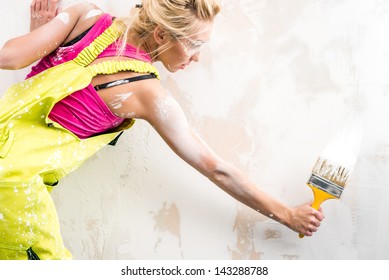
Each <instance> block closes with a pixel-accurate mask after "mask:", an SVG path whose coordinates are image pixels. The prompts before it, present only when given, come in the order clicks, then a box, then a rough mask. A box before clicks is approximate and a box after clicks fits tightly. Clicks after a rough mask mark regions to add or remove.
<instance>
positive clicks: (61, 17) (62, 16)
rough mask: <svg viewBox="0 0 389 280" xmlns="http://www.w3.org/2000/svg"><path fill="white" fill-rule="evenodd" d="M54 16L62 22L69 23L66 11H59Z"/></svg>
mask: <svg viewBox="0 0 389 280" xmlns="http://www.w3.org/2000/svg"><path fill="white" fill-rule="evenodd" d="M55 18H57V19H59V20H60V21H62V22H63V23H64V24H69V21H70V16H69V14H68V13H65V12H62V13H59V14H58V15H57V16H56V17H55Z"/></svg>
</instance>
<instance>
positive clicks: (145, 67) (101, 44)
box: [73, 21, 160, 79]
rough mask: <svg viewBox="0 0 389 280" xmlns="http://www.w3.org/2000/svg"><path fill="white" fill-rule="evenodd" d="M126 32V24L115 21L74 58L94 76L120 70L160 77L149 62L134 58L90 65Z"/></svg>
mask: <svg viewBox="0 0 389 280" xmlns="http://www.w3.org/2000/svg"><path fill="white" fill-rule="evenodd" d="M123 32H124V26H123V25H122V24H120V23H117V22H115V21H114V22H113V23H112V25H111V26H110V27H108V28H107V29H106V30H105V31H104V32H103V33H101V34H100V35H99V36H98V37H97V38H96V39H95V40H94V41H93V42H92V43H91V44H90V45H89V46H88V47H86V48H85V49H83V50H82V51H81V52H80V53H79V54H78V56H77V57H76V58H75V59H74V60H73V61H74V62H75V63H77V64H78V65H81V66H84V67H87V69H88V71H89V72H90V73H91V74H92V76H93V77H94V76H96V75H98V74H114V73H117V72H119V71H133V72H137V73H152V74H155V76H156V77H157V79H160V76H159V72H158V70H157V69H156V68H155V67H154V66H153V65H151V64H150V63H148V62H144V61H140V60H136V59H132V60H116V59H113V60H109V61H103V62H100V63H96V64H94V65H89V64H90V63H91V62H92V61H93V60H95V59H96V58H97V56H98V55H99V54H100V53H101V52H102V51H103V50H104V49H106V48H107V47H108V46H109V45H110V44H112V43H113V42H115V41H116V40H117V39H118V38H119V36H120V35H121V34H122V33H123Z"/></svg>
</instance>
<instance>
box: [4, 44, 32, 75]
mask: <svg viewBox="0 0 389 280" xmlns="http://www.w3.org/2000/svg"><path fill="white" fill-rule="evenodd" d="M24 67H26V65H23V63H22V62H21V61H20V56H17V55H16V53H15V52H14V51H12V50H10V49H9V48H7V47H3V48H2V49H1V50H0V69H4V70H17V69H22V68H24Z"/></svg>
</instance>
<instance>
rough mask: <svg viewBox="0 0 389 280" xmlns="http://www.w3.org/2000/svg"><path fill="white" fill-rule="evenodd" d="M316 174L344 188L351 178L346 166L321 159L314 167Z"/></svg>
mask: <svg viewBox="0 0 389 280" xmlns="http://www.w3.org/2000/svg"><path fill="white" fill-rule="evenodd" d="M312 173H314V174H317V175H319V176H320V177H323V178H325V179H327V180H329V181H331V182H333V183H335V184H337V185H338V186H340V187H342V188H344V187H345V185H346V182H347V180H348V178H349V176H350V170H349V169H347V168H346V167H344V166H341V165H339V164H336V163H332V162H330V161H329V160H327V159H323V158H321V157H320V158H319V159H318V160H317V162H316V164H315V166H314V167H313V172H312Z"/></svg>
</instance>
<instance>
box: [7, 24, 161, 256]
mask: <svg viewBox="0 0 389 280" xmlns="http://www.w3.org/2000/svg"><path fill="white" fill-rule="evenodd" d="M122 31H123V28H122V27H121V26H119V24H116V23H113V24H112V25H111V26H110V27H109V28H107V29H106V30H105V31H104V32H103V33H102V34H101V35H100V36H99V37H97V38H96V39H95V40H94V41H93V42H92V43H91V44H90V45H89V46H88V47H87V48H85V49H84V50H83V51H82V52H80V54H79V55H78V56H77V57H76V58H75V59H74V60H72V61H68V62H65V63H63V64H61V65H58V66H55V67H53V68H50V69H47V70H46V71H44V72H42V73H39V74H37V75H36V76H34V77H31V78H29V79H27V80H25V81H23V82H21V83H18V84H15V85H14V86H12V87H11V88H9V89H8V91H7V92H6V93H5V95H4V97H3V98H2V99H1V100H0V259H70V258H71V254H70V252H69V251H68V250H67V249H66V248H65V247H64V245H63V240H62V237H61V234H60V228H59V222H58V217H57V213H56V210H55V206H54V204H53V201H52V198H51V196H50V193H49V190H50V188H51V186H54V185H56V184H57V183H58V180H59V179H60V178H62V177H64V176H65V175H66V174H68V173H70V172H71V171H73V170H75V169H76V168H78V167H79V166H80V165H81V164H82V163H83V162H84V161H85V160H86V159H87V158H89V157H90V156H91V155H93V154H94V153H95V152H96V151H98V150H99V149H100V148H102V147H103V146H105V145H107V144H108V143H110V142H111V141H112V140H113V139H115V137H116V136H117V135H118V134H119V133H120V132H121V131H122V130H124V129H127V128H129V127H131V126H132V124H133V123H134V121H133V120H128V121H125V123H123V124H122V125H121V126H120V127H119V128H117V129H115V131H110V132H108V133H106V134H101V135H97V136H93V137H90V138H87V139H83V140H81V139H79V138H78V137H77V136H75V135H74V134H73V133H71V132H70V131H68V130H66V129H64V128H62V127H61V126H60V125H59V124H57V123H54V122H52V121H51V120H50V119H48V115H49V112H50V110H51V109H52V108H53V106H54V104H55V103H56V102H57V101H59V100H60V99H62V98H64V97H66V96H67V95H69V94H71V93H73V92H75V91H77V90H80V89H83V88H85V87H86V86H88V85H89V84H90V82H91V80H92V78H93V77H94V76H96V75H98V74H112V73H117V72H119V71H134V72H139V73H154V74H156V76H157V77H158V78H159V74H158V71H157V69H156V68H155V67H154V66H152V65H151V64H149V63H145V62H142V61H138V60H117V59H113V60H112V61H104V62H101V63H98V64H94V65H89V64H90V63H91V62H92V61H93V60H94V59H95V58H96V57H97V56H98V55H99V54H100V52H102V51H103V50H104V49H105V48H106V47H107V46H108V45H110V44H111V43H112V42H114V41H115V40H117V38H118V37H119V36H120V34H121V32H122Z"/></svg>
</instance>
